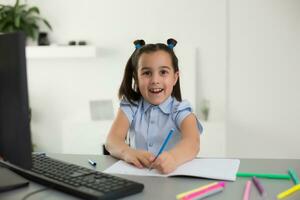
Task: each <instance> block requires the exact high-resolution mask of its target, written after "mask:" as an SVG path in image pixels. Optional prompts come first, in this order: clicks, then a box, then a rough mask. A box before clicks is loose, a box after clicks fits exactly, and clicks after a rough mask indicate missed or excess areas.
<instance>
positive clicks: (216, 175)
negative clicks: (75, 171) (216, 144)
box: [104, 158, 240, 181]
mask: <svg viewBox="0 0 300 200" xmlns="http://www.w3.org/2000/svg"><path fill="white" fill-rule="evenodd" d="M239 165H240V160H238V159H222V158H217V159H212V158H197V159H194V160H192V161H190V162H187V163H185V164H183V165H181V166H179V167H178V168H177V169H176V170H175V171H174V172H172V173H170V174H160V173H159V172H158V171H157V170H155V169H152V170H149V169H147V168H144V169H139V168H137V167H135V166H133V165H130V164H128V163H126V162H124V161H122V160H120V161H118V162H116V163H115V164H113V165H112V166H110V167H109V168H107V169H106V170H105V171H104V173H112V174H126V175H136V176H161V177H169V176H193V177H200V178H208V179H217V180H228V181H235V179H236V173H237V171H238V169H239Z"/></svg>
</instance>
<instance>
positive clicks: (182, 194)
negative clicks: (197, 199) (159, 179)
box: [176, 182, 218, 199]
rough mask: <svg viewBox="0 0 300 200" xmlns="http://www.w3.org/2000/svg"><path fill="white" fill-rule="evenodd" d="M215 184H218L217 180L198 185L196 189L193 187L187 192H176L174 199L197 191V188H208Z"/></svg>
mask: <svg viewBox="0 0 300 200" xmlns="http://www.w3.org/2000/svg"><path fill="white" fill-rule="evenodd" d="M216 184H218V182H213V183H210V184H207V185H204V186H201V187H199V188H196V189H193V190H190V191H187V192H183V193H180V194H177V195H176V199H181V198H182V197H184V196H186V195H188V194H191V193H194V192H197V191H199V190H203V189H205V188H208V187H210V186H213V185H216Z"/></svg>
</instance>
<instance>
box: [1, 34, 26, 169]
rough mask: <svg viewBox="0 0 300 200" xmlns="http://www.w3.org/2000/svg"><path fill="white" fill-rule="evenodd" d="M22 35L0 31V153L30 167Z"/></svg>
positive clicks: (23, 41)
mask: <svg viewBox="0 0 300 200" xmlns="http://www.w3.org/2000/svg"><path fill="white" fill-rule="evenodd" d="M29 117H30V116H29V103H28V89H27V73H26V57H25V35H24V33H22V32H17V33H9V34H0V156H1V157H2V158H3V159H4V160H6V161H8V162H10V163H12V164H14V165H17V166H19V167H22V168H25V169H29V168H30V167H31V150H32V146H31V137H30V119H29Z"/></svg>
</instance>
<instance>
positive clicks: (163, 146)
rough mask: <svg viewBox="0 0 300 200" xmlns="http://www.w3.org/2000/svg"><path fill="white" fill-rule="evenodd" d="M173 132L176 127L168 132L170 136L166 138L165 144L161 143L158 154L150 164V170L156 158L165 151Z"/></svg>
mask: <svg viewBox="0 0 300 200" xmlns="http://www.w3.org/2000/svg"><path fill="white" fill-rule="evenodd" d="M173 133H174V129H171V130H170V132H169V134H168V136H167V137H166V139H165V141H164V143H163V145H161V147H160V149H159V152H158V154H157V155H156V157H155V158H154V160H153V161H152V164H151V165H150V167H149V170H151V169H152V165H153V163H154V162H155V160H156V159H157V158H158V156H159V155H160V154H161V153H162V152H163V150H164V148H165V147H166V146H167V143H168V141H169V140H170V138H171V136H172V134H173Z"/></svg>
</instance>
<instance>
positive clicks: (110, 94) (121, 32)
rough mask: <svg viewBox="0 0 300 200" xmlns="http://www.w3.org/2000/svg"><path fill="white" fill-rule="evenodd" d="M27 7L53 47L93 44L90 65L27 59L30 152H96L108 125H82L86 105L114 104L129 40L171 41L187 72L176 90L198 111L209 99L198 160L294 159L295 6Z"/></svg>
mask: <svg viewBox="0 0 300 200" xmlns="http://www.w3.org/2000/svg"><path fill="white" fill-rule="evenodd" d="M27 2H28V3H30V4H34V5H38V6H39V7H40V9H41V12H42V14H43V15H44V16H45V17H46V18H47V19H48V20H49V21H50V22H51V24H52V25H53V28H54V32H53V33H51V40H52V41H53V42H56V43H67V41H69V40H82V39H84V40H87V41H88V42H90V43H92V44H95V45H96V46H97V47H98V57H97V58H95V59H90V60H87V59H75V60H70V59H60V60H55V59H54V60H53V59H52V60H29V65H28V68H29V69H28V73H29V87H30V88H29V89H30V100H31V105H32V108H33V123H32V128H33V136H34V141H35V142H36V143H37V145H38V150H43V151H49V152H68V151H71V152H79V153H80V152H87V151H93V152H98V151H99V150H100V145H99V146H98V144H99V143H101V142H103V141H104V137H105V134H106V132H107V129H108V127H109V123H110V122H107V121H102V122H99V121H91V118H90V113H89V101H90V100H97V99H112V98H115V97H116V96H115V95H116V92H117V88H118V86H119V83H120V80H121V77H122V72H123V68H124V64H125V62H126V60H127V59H128V56H129V55H130V53H131V52H132V49H133V47H132V45H131V42H132V41H133V40H134V39H136V38H143V39H145V40H146V41H147V42H163V41H165V39H167V38H168V37H174V38H176V39H177V40H178V41H179V43H178V46H177V47H176V51H178V53H179V54H181V57H179V58H180V61H181V62H182V63H188V64H187V65H188V67H191V65H194V67H195V70H194V71H195V73H188V76H191V77H192V78H191V79H192V81H190V80H189V81H185V82H184V83H186V85H185V86H184V91H183V93H184V94H186V96H188V98H191V99H189V100H190V101H192V102H195V104H196V109H197V111H198V114H199V107H200V105H199V103H200V102H201V100H202V99H204V98H205V99H209V100H210V101H211V102H210V103H211V116H210V121H209V122H207V123H205V126H206V133H205V134H204V135H203V137H202V145H203V148H202V152H201V153H202V155H205V156H222V155H225V156H226V155H227V156H231V157H233V156H234V157H235V156H237V157H273V158H276V157H285V158H294V157H297V158H300V151H299V150H298V149H297V141H299V139H300V136H299V134H298V133H299V131H298V130H299V129H298V126H297V124H298V123H297V122H298V121H299V119H300V116H299V115H300V114H299V113H300V107H299V100H300V94H299V92H298V91H299V87H300V79H299V78H298V77H299V75H300V70H299V67H298V66H299V63H300V62H299V61H300V60H299V52H300V44H299V42H300V41H299V35H300V27H299V19H300V16H299V15H300V13H299V10H300V1H298V0H285V1H282V0H265V1H260V0H241V1H240V0H222V1H219V0H201V1H200V0H190V1H188V2H187V1H171V0H167V1H159V0H154V1H138V0H127V1H117V0H112V1H104V0H88V1H83V0H72V1H71V0H66V1H60V0H44V1H38V0H27ZM183 67H185V66H184V64H183V65H181V69H182V70H183V71H185V69H186V68H183ZM187 71H188V70H187ZM194 74H195V75H196V76H193V75H194ZM194 81H195V82H196V84H195V85H193V82H194ZM190 85H191V87H189V86H190ZM191 88H194V89H191ZM195 90H196V92H195V93H194V91H195ZM225 108H226V109H225ZM225 110H226V112H225ZM224 121H226V124H224ZM101 123H102V124H101ZM100 127H104V128H100ZM224 127H226V135H225V132H224V130H225V128H224ZM100 129H101V130H100ZM98 139H99V143H98V141H97V140H98ZM91 140H93V141H94V142H93V144H90V143H89V141H91ZM72 144H74V145H73V146H72ZM91 146H92V147H91Z"/></svg>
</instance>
